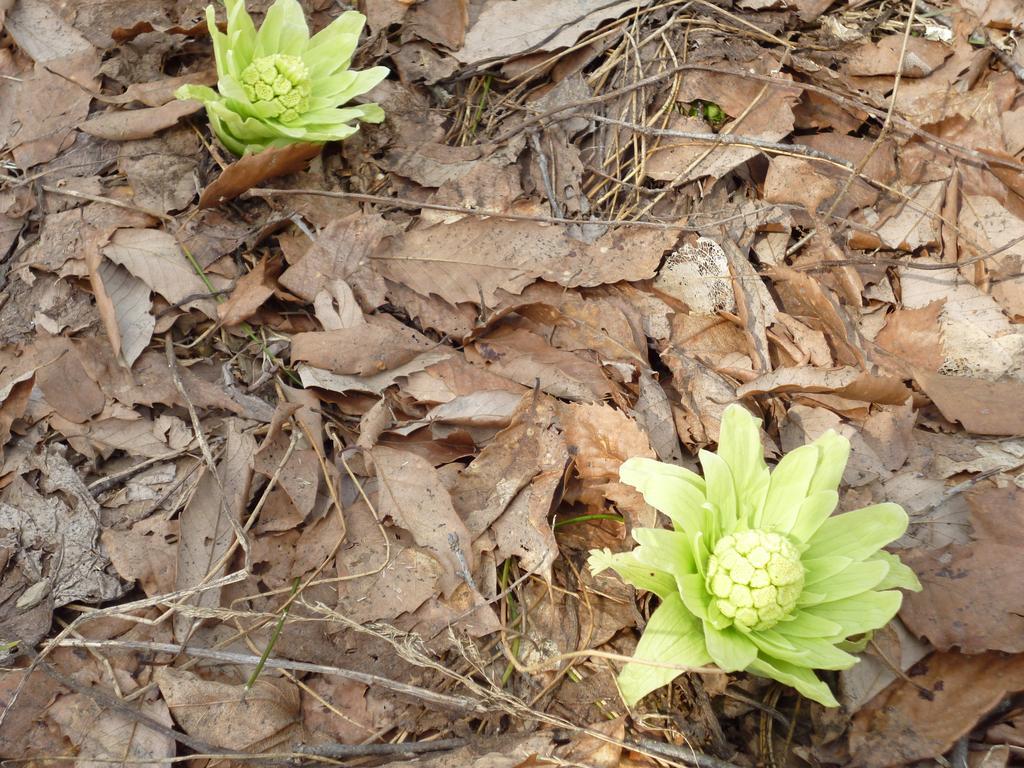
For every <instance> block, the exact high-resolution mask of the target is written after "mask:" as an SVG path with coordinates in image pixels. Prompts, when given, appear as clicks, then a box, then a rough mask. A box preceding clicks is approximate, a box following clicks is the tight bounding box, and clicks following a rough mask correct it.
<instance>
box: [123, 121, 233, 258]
mask: <svg viewBox="0 0 1024 768" xmlns="http://www.w3.org/2000/svg"><path fill="white" fill-rule="evenodd" d="M201 149H202V143H201V142H200V141H199V136H198V135H197V134H196V133H195V131H193V130H192V129H191V128H190V127H186V126H178V127H177V128H173V129H171V130H168V131H164V132H163V133H162V134H160V135H159V136H157V137H155V138H151V139H142V140H140V141H126V142H124V143H122V144H121V145H120V146H119V147H118V151H117V167H118V169H119V170H120V171H121V172H122V173H123V174H124V175H125V176H126V177H127V179H128V184H129V185H130V186H131V191H132V202H133V203H134V204H135V205H137V206H140V207H142V208H145V209H146V210H151V211H154V212H160V213H169V212H171V211H180V210H183V209H184V208H187V207H188V206H189V204H190V203H191V202H192V200H193V198H194V197H195V196H196V191H197V189H196V184H197V181H196V179H197V174H198V171H199V163H200V158H201V154H200V153H201ZM198 223H199V222H198V221H195V220H193V221H192V222H190V224H191V225H192V227H194V226H196V225H197V224H198ZM203 223H204V224H207V223H208V224H211V225H212V224H213V222H212V221H209V222H203ZM186 227H188V225H186ZM192 227H188V228H189V229H191V228H192ZM186 231H187V230H186ZM200 231H201V232H202V233H203V234H204V235H206V236H208V237H210V236H215V235H217V234H219V233H216V232H215V231H214V229H213V227H212V226H210V227H209V228H207V227H206V226H203V227H201V228H200ZM186 238H187V235H186ZM217 247H218V249H221V248H222V249H223V251H222V252H228V251H230V250H232V247H231V245H230V240H228V239H227V238H225V239H224V240H220V239H219V238H218V243H217ZM190 249H191V250H192V252H193V254H195V255H196V257H197V258H198V259H199V261H200V263H207V261H206V257H205V254H203V253H202V252H201V248H196V245H195V243H193V244H192V245H191V246H190Z"/></svg>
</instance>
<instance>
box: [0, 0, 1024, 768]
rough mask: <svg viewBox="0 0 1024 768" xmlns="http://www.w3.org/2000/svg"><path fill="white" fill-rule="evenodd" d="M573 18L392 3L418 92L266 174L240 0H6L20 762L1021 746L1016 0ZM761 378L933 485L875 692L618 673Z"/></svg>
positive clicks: (0, 411)
mask: <svg viewBox="0 0 1024 768" xmlns="http://www.w3.org/2000/svg"><path fill="white" fill-rule="evenodd" d="M557 5H558V7H557V8H555V7H554V5H552V4H550V3H547V4H545V3H535V2H528V1H527V0H515V1H513V0H481V1H480V2H474V3H465V2H461V0H459V1H456V0H453V1H452V2H447V0H445V1H442V0H430V1H429V2H424V3H406V2H396V1H395V0H365V2H363V3H361V4H360V10H362V11H363V12H364V13H366V15H367V17H368V20H369V21H368V29H369V35H368V36H367V38H365V39H364V40H363V45H362V47H361V48H360V50H359V53H358V54H357V64H358V65H359V66H371V65H374V64H386V65H388V66H390V67H391V68H392V70H393V72H394V76H393V77H392V79H390V80H388V81H385V82H384V83H382V84H381V85H380V86H378V88H377V89H376V90H375V91H374V93H373V94H371V98H372V99H373V100H375V101H377V102H379V103H380V104H381V105H382V106H383V108H384V109H385V112H386V114H387V119H386V121H385V122H384V123H383V124H382V125H380V126H372V127H371V126H367V127H364V128H363V129H362V131H361V132H360V133H359V134H357V135H356V136H354V137H352V138H351V139H349V140H347V141H346V142H345V143H344V144H343V145H328V146H327V147H326V148H321V147H319V146H315V145H314V146H309V145H301V144H298V145H293V146H292V147H287V148H284V149H281V150H271V151H268V152H266V153H262V154H260V155H256V156H252V157H248V158H244V159H243V160H240V161H237V162H230V158H229V157H228V156H227V155H226V154H225V153H224V152H223V150H222V149H220V148H219V146H218V145H217V144H216V142H215V141H214V140H213V138H212V137H211V135H210V133H209V128H208V126H207V125H206V122H205V120H204V119H203V118H202V116H201V115H200V114H198V113H197V112H196V105H195V104H192V103H187V102H175V101H174V100H173V93H174V90H175V89H176V88H177V87H179V86H180V85H181V84H182V83H206V84H212V83H213V81H214V80H215V76H213V67H212V64H213V60H212V55H211V50H210V46H209V42H208V40H207V38H206V37H205V27H203V26H201V25H199V24H197V22H199V21H200V13H199V11H200V9H199V7H198V6H197V5H195V4H192V5H187V6H186V5H182V4H178V5H174V4H167V3H163V4H161V3H155V4H154V3H152V2H148V1H147V2H141V1H139V2H136V1H135V0H132V2H128V3H124V4H118V5H116V6H97V5H95V4H93V5H90V4H88V3H77V2H71V3H63V4H57V3H50V2H35V3H17V4H3V3H0V253H2V255H3V260H2V268H0V280H2V284H0V343H2V344H3V349H2V351H0V443H2V445H0V448H2V451H3V469H2V471H0V655H2V657H3V661H4V665H3V667H2V669H0V713H2V714H0V757H3V758H10V757H17V758H23V759H25V760H26V761H27V762H29V763H31V764H43V763H44V762H46V761H49V760H52V759H55V758H63V759H64V760H67V761H74V762H75V763H76V764H83V765H93V764H96V765H101V764H106V763H107V762H109V761H110V760H117V761H130V762H133V763H137V764H143V765H168V764H170V761H171V760H173V759H190V760H194V761H195V762H197V764H198V763H199V762H203V763H206V762H234V763H239V764H245V763H248V762H251V761H253V760H257V759H259V758H260V756H261V755H264V756H266V755H271V754H272V755H274V756H275V757H274V759H279V758H280V759H293V760H299V761H301V760H304V759H313V758H315V759H318V760H324V759H327V760H336V761H341V762H346V761H350V760H354V759H361V760H363V761H370V762H372V763H373V764H392V763H395V764H397V763H399V762H405V761H408V760H414V761H415V762H416V763H418V764H421V765H437V766H442V765H480V766H485V765H486V766H510V767H511V766H525V765H546V764H585V765H591V766H606V765H607V766H612V765H628V766H652V765H656V764H676V765H678V764H683V765H692V764H697V765H719V766H725V765H738V766H742V765H752V764H755V763H759V764H766V765H771V766H776V765H782V764H795V763H796V762H798V761H802V762H813V763H816V764H828V765H856V766H871V767H874V766H877V767H878V768H885V767H886V766H898V765H905V764H909V763H913V762H917V761H921V760H946V761H949V762H951V763H954V764H956V765H984V766H985V767H986V768H1002V766H1005V765H1007V764H1009V762H1011V761H1012V760H1013V758H1014V756H1019V750H1020V748H1021V746H1022V745H1024V736H1022V735H1021V734H1022V733H1024V714H1022V710H1021V705H1020V692H1021V691H1024V672H1022V669H1024V666H1022V663H1024V662H1022V659H1024V645H1022V643H1021V637H1022V629H1024V628H1022V627H1021V615H1022V614H1024V606H1022V604H1021V598H1020V596H1021V594H1024V572H1022V570H1021V567H1020V563H1021V562H1022V558H1021V554H1022V547H1024V445H1022V443H1021V441H1020V439H1021V438H1024V423H1022V422H1021V418H1020V412H1021V409H1020V402H1021V401H1022V395H1024V389H1022V388H1024V333H1022V332H1021V327H1022V326H1021V318H1022V317H1024V309H1022V307H1024V303H1022V297H1024V294H1022V292H1021V289H1020V284H1021V276H1020V272H1021V260H1022V258H1024V251H1022V246H1021V238H1022V236H1024V202H1022V201H1024V198H1022V194H1024V187H1022V185H1021V182H1020V179H1021V178H1022V175H1021V174H1022V172H1024V156H1022V152H1024V133H1022V131H1021V125H1022V124H1024V121H1022V118H1021V115H1024V96H1022V87H1024V86H1022V84H1024V77H1022V73H1024V58H1022V53H1021V52H1022V51H1024V48H1022V47H1021V46H1020V44H1019V38H1020V34H1021V28H1020V19H1019V18H1017V17H1018V16H1019V14H1016V12H1015V5H1014V4H1013V3H1009V2H998V1H996V0H991V1H986V0H969V1H968V0H952V1H951V2H942V3H938V4H933V3H928V4H925V3H923V2H916V3H902V4H893V3H884V2H875V1H874V0H871V1H869V2H861V3H849V4H838V5H837V4H829V3H825V2H820V1H818V0H797V1H795V2H789V3H784V4H783V3H764V2H757V1H756V0H743V1H741V2H737V3H734V4H727V5H723V4H711V3H696V4H694V3H682V2H670V3H661V4H655V3H597V2H588V1H584V0H576V1H575V2H572V3H562V4H557ZM264 8H265V4H264V5H263V6H261V7H259V8H254V9H253V10H254V11H256V12H257V15H258V12H260V11H262V10H263V9H264ZM306 11H307V15H308V17H309V19H310V23H311V26H312V27H313V28H314V29H320V28H323V27H324V26H326V24H328V23H329V22H330V21H331V19H332V18H334V17H335V16H336V15H337V13H338V12H339V11H338V10H337V9H334V8H332V7H328V6H325V5H324V4H307V5H306ZM55 105H56V106H55ZM269 183H273V184H275V185H277V186H276V187H274V188H271V187H269V186H268V184H269ZM734 401H741V402H743V403H744V404H745V405H746V406H747V407H748V408H750V409H751V410H753V411H754V412H755V413H756V414H758V415H759V416H761V417H762V418H763V419H764V422H765V425H766V428H765V433H764V439H765V445H766V451H767V455H768V457H769V459H771V458H774V457H777V456H778V455H779V454H780V453H781V452H782V451H786V450H791V449H792V448H793V447H795V446H797V445H800V444H802V443H804V442H806V441H808V440H811V439H814V438H815V437H817V436H818V435H820V434H822V433H823V432H824V431H825V430H827V429H836V430H838V431H840V432H841V433H842V434H844V435H846V436H847V437H848V438H849V439H850V440H851V443H852V445H853V453H852V456H851V460H850V463H849V466H848V467H847V471H846V475H845V476H844V485H843V496H842V499H841V502H840V506H841V509H853V508H856V507H860V506H864V505H867V504H871V503H875V502H880V501H885V500H891V501H895V502H897V503H900V504H902V505H903V506H904V507H905V508H906V509H907V511H908V512H909V513H910V516H911V526H910V528H909V530H908V532H907V534H906V536H905V537H904V539H903V540H902V541H900V542H898V543H897V546H898V547H900V548H901V556H902V557H903V559H904V561H905V562H907V563H909V564H910V565H911V566H912V567H913V568H914V570H915V571H916V572H917V574H918V575H919V577H920V579H921V581H922V583H923V585H924V590H923V591H922V592H921V593H920V594H916V595H910V596H909V597H908V598H907V599H906V600H905V602H904V607H903V609H902V611H901V614H900V617H899V618H898V619H897V620H896V621H894V622H893V624H891V625H890V626H889V627H887V628H885V629H884V630H882V631H880V632H878V633H876V634H875V636H874V637H872V638H871V639H870V641H869V642H868V643H867V645H866V647H865V649H864V651H863V655H864V661H863V662H862V663H861V664H860V665H858V666H857V667H854V668H853V669H852V670H848V671H845V672H843V673H841V674H839V675H836V676H835V677H834V678H833V679H832V680H831V681H830V682H831V683H832V684H833V685H834V687H835V688H836V690H837V694H838V695H839V697H840V700H841V701H842V702H843V703H844V708H843V709H842V710H839V711H834V712H832V711H828V712H827V711H825V710H822V709H820V708H818V707H817V706H816V705H811V706H809V705H807V704H806V702H802V701H799V700H798V699H797V698H796V697H795V696H794V694H793V693H792V692H791V691H789V690H786V689H783V688H780V687H778V686H768V685H766V684H765V682H764V681H762V680H760V679H757V678H748V677H745V676H743V675H724V674H721V673H716V672H714V671H710V672H709V671H703V672H693V673H689V674H687V675H684V676H683V677H681V678H679V680H678V681H677V683H676V684H675V685H674V686H673V687H672V688H671V689H667V690H663V691H660V692H657V693H655V694H652V695H651V696H649V697H648V698H647V699H645V700H644V701H642V702H641V703H640V704H639V705H638V707H637V708H636V709H634V710H633V711H629V710H627V708H626V707H625V706H624V704H623V702H622V700H621V698H620V697H619V694H618V691H617V690H616V688H615V684H614V676H615V673H616V671H617V669H618V667H619V665H621V663H622V661H623V660H624V659H625V658H626V657H628V655H629V654H630V652H631V651H632V649H633V647H634V646H635V643H636V640H637V638H638V634H639V630H641V629H642V628H643V626H644V623H645V621H646V618H645V617H647V616H649V615H650V611H651V609H652V608H653V606H652V604H651V602H650V600H649V599H648V598H647V597H646V595H645V594H644V593H638V592H636V591H635V590H633V589H632V588H631V587H628V586H626V585H624V584H623V583H622V582H621V581H618V580H617V579H614V578H610V577H609V576H608V575H607V574H601V575H599V576H597V577H595V576H593V575H591V574H590V572H589V571H588V570H587V569H586V567H585V560H586V553H587V551H588V550H589V549H591V548H595V547H598V548H604V547H608V548H610V549H613V550H616V551H620V550H623V549H626V548H628V547H629V534H630V531H631V530H632V529H633V528H634V527H652V526H657V525H659V524H660V522H661V521H659V519H658V516H657V512H656V511H655V510H653V509H652V508H651V507H649V506H647V505H646V504H645V503H644V502H643V500H642V498H641V497H640V496H639V494H637V493H636V492H635V491H633V490H632V489H631V488H630V487H629V486H626V485H623V484H622V483H620V482H619V480H618V467H619V465H620V464H621V463H622V462H623V461H624V460H625V459H626V458H629V457H631V456H649V457H657V458H660V459H661V460H663V461H669V462H671V463H674V464H677V465H680V466H684V467H688V468H695V466H696V463H695V457H696V453H697V451H698V450H700V449H702V448H709V449H710V448H713V447H714V444H715V443H716V441H717V438H718V430H719V420H720V418H721V414H722V412H723V411H724V408H725V407H726V406H727V405H728V404H729V403H731V402H734ZM261 656H265V657H266V661H265V663H264V664H263V665H262V666H261V665H260V664H259V660H260V658H261ZM258 666H261V671H260V673H259V675H258V676H257V677H256V679H255V682H254V683H252V684H250V678H251V676H252V675H253V670H254V669H256V668H257V667H258ZM783 724H785V726H783ZM198 755H204V756H205V757H202V758H200V757H198ZM220 755H230V757H219V756H220ZM943 756H945V757H943Z"/></svg>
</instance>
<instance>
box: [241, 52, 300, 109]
mask: <svg viewBox="0 0 1024 768" xmlns="http://www.w3.org/2000/svg"><path fill="white" fill-rule="evenodd" d="M242 89H243V90H244V91H245V95H246V96H247V97H248V99H249V101H250V102H252V104H253V105H254V106H260V107H263V108H266V107H265V105H271V107H272V109H271V114H269V115H268V116H269V117H275V118H277V119H278V120H280V121H281V122H282V123H290V122H293V121H294V120H297V119H298V118H299V117H300V116H301V115H302V114H303V113H305V112H306V111H308V110H309V94H310V91H311V87H310V82H309V72H308V71H307V69H306V65H305V64H303V63H302V59H300V58H299V57H298V56H286V55H284V54H281V53H275V54H273V55H272V56H263V57H261V58H258V59H255V60H254V61H253V62H252V63H251V64H250V65H249V66H247V67H246V68H245V69H244V70H242Z"/></svg>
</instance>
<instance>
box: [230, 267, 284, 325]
mask: <svg viewBox="0 0 1024 768" xmlns="http://www.w3.org/2000/svg"><path fill="white" fill-rule="evenodd" d="M280 271H281V270H280V265H279V264H278V263H277V262H271V260H270V258H269V257H268V256H264V257H263V258H262V259H260V260H259V261H258V262H257V263H256V265H255V266H254V267H253V268H252V269H250V270H249V271H248V272H246V273H245V274H244V275H242V277H240V278H239V279H238V283H237V284H236V285H235V288H234V290H233V291H231V295H230V296H228V299H227V301H225V302H224V303H223V304H219V305H218V306H217V317H219V318H220V321H221V322H222V323H223V324H224V325H226V326H228V327H231V326H233V325H238V324H239V323H242V322H245V321H246V320H248V319H249V318H250V317H252V316H253V315H255V314H256V312H257V311H258V310H259V308H260V307H262V306H263V302H265V301H266V300H267V299H269V298H270V297H271V296H273V295H274V291H276V290H277V280H276V278H277V275H278V273H279V272H280Z"/></svg>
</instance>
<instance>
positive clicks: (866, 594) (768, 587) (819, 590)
mask: <svg viewBox="0 0 1024 768" xmlns="http://www.w3.org/2000/svg"><path fill="white" fill-rule="evenodd" d="M759 436H760V432H759V430H758V423H757V421H756V419H754V417H753V416H751V415H750V414H749V413H747V412H746V411H745V410H743V409H742V408H741V407H740V406H738V405H731V406H729V407H728V408H727V409H726V410H725V413H724V414H723V416H722V423H721V433H720V438H721V440H720V444H719V448H718V452H717V453H710V452H708V451H701V452H700V463H701V466H702V467H703V469H704V474H705V476H704V478H703V479H701V478H700V477H699V476H697V475H695V474H694V473H692V472H690V471H689V470H686V469H682V468H680V467H676V466H672V465H669V464H662V463H660V462H657V461H654V460H653V459H647V458H633V459H629V460H628V461H626V462H624V463H623V465H622V467H621V469H620V473H619V476H620V478H621V479H622V481H623V482H624V483H628V484H630V485H632V486H634V487H635V488H637V489H638V490H640V491H641V492H642V493H643V495H644V498H645V499H646V500H647V502H648V503H649V504H651V505H652V506H654V507H656V508H657V509H659V510H661V511H662V512H664V513H665V514H666V515H668V517H669V518H670V519H671V520H672V523H673V526H674V527H675V531H665V530H649V529H637V530H634V531H633V537H634V538H635V539H636V541H637V542H638V544H639V546H638V547H637V548H636V549H635V550H633V551H632V552H625V553H620V554H616V555H613V554H612V553H611V552H609V551H607V550H605V551H604V552H598V551H595V552H593V553H592V554H591V560H590V567H591V569H593V570H594V572H595V573H596V572H598V571H600V570H603V569H604V568H613V569H615V570H616V571H617V572H618V573H619V575H620V576H621V577H622V578H623V579H625V580H626V581H628V582H629V583H631V584H633V585H635V586H637V587H639V588H640V589H647V590H650V591H652V592H654V593H655V594H657V595H658V597H660V598H661V605H660V606H659V607H658V608H657V609H656V610H655V612H654V614H653V615H652V616H651V621H650V622H649V624H648V626H647V628H646V630H645V631H644V634H643V636H642V637H641V639H640V643H639V645H638V646H637V651H636V658H637V659H638V660H639V659H643V660H648V661H654V662H660V663H663V664H684V665H700V664H704V663H707V661H708V660H713V661H714V662H715V663H716V664H717V665H718V666H719V667H721V668H722V669H724V670H726V671H730V672H733V671H740V670H746V671H749V672H752V673H755V674H759V675H764V676H767V677H771V678H774V679H776V680H779V681H780V682H783V683H786V684H788V685H792V686H793V687H795V688H796V689H797V690H798V691H800V692H801V693H802V694H804V695H805V696H807V697H809V698H812V699H814V700H815V701H818V702H820V703H822V704H825V705H827V706H835V705H836V700H835V697H834V696H833V695H832V692H831V691H829V689H828V687H827V686H826V685H825V684H824V683H823V682H822V681H821V680H819V679H818V678H817V677H816V676H815V674H814V672H813V670H814V669H846V668H848V667H850V666H852V665H853V664H855V663H856V661H857V657H856V656H853V655H851V654H850V653H848V652H847V648H848V647H849V646H850V642H849V641H848V638H851V637H853V636H856V635H863V634H865V633H868V632H871V631H873V630H875V629H878V628H879V627H881V626H883V625H884V624H885V623H886V622H888V621H889V620H890V619H891V618H892V617H893V615H895V613H896V611H897V610H898V609H899V606H900V602H901V600H902V596H901V594H900V593H899V592H896V591H894V590H893V588H894V587H898V588H903V589H920V584H919V583H918V581H917V578H916V577H915V576H914V574H913V572H912V571H911V570H910V569H909V568H907V567H906V566H905V565H903V564H902V563H901V562H900V561H899V558H897V557H896V556H895V555H892V554H889V553H887V552H884V551H882V550H881V549H880V548H881V547H883V546H885V545H886V544H888V543H890V542H891V541H893V540H895V539H896V538H898V537H899V536H900V535H901V534H902V533H903V531H904V530H905V529H906V526H907V516H906V513H905V512H904V511H903V510H902V509H901V508H900V507H899V506H897V505H895V504H877V505H875V506H872V507H867V508H865V509H860V510H856V511H855V512H848V513H846V514H842V515H837V516H831V515H832V512H833V510H834V509H835V508H836V505H837V504H838V501H839V495H838V493H837V487H838V484H839V482H840V480H841V478H842V474H843V469H844V468H845V466H846V460H847V457H848V455H849V450H850V446H849V442H848V441H847V440H846V438H844V437H842V436H841V435H839V434H837V433H835V432H828V433H826V434H824V435H822V436H821V437H820V438H818V439H817V440H815V441H814V442H813V443H811V444H810V445H806V446H803V447H801V448H798V449H796V450H795V451H793V452H791V453H790V454H788V455H787V456H785V457H783V458H782V460H781V461H780V462H779V464H778V466H777V467H776V468H775V471H774V472H770V471H769V470H768V468H767V465H766V464H765V463H764V458H763V451H762V448H761V443H760V439H759ZM673 633H675V634H673ZM675 676H676V673H675V672H674V671H671V670H664V669H658V668H655V667H650V666H644V665H641V664H637V663H630V664H627V665H626V666H625V667H624V668H623V670H622V673H621V675H620V678H619V683H620V686H621V688H622V691H623V695H624V696H625V698H626V700H627V702H628V703H630V704H633V703H635V702H636V701H637V700H638V699H639V698H640V697H642V696H643V695H645V694H646V693H648V692H650V691H651V690H654V688H657V687H658V686H660V685H664V684H665V683H667V682H669V681H670V680H672V679H673V678H674V677H675Z"/></svg>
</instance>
